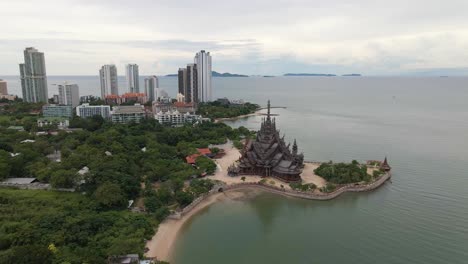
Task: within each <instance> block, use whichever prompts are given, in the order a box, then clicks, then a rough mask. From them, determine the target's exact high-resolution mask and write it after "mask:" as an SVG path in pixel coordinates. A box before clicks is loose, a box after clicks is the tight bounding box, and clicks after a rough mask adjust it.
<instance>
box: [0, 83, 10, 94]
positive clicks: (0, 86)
mask: <svg viewBox="0 0 468 264" xmlns="http://www.w3.org/2000/svg"><path fill="white" fill-rule="evenodd" d="M7 94H8V88H7V82H6V81H4V80H2V79H0V95H7Z"/></svg>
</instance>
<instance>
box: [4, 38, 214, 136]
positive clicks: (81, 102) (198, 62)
mask: <svg viewBox="0 0 468 264" xmlns="http://www.w3.org/2000/svg"><path fill="white" fill-rule="evenodd" d="M19 68H20V75H21V88H22V93H23V100H24V101H25V102H32V103H39V102H42V103H45V105H44V106H43V108H42V113H43V116H42V117H41V118H40V119H39V120H38V126H39V127H44V126H49V125H57V126H58V127H67V126H68V124H69V120H70V119H71V118H73V116H74V115H75V113H76V115H77V116H79V117H82V118H88V117H92V116H95V115H99V116H101V117H103V118H104V119H109V120H112V122H116V123H128V122H139V121H140V120H141V119H143V118H155V119H156V120H158V121H159V122H160V123H162V124H169V125H175V126H178V125H183V124H184V123H196V122H201V121H203V119H202V117H201V116H198V115H196V114H195V112H196V109H197V104H198V103H199V102H209V101H211V100H212V84H211V72H212V70H211V55H210V53H209V52H205V51H204V50H202V51H200V52H198V53H196V55H195V58H194V63H192V64H188V65H187V67H186V68H184V69H179V72H178V84H179V87H178V94H177V96H176V99H175V100H173V99H171V98H170V97H169V96H168V94H167V92H165V91H164V90H162V89H160V88H159V79H158V77H157V76H155V75H152V76H149V77H147V78H145V79H144V89H141V90H140V83H139V79H140V76H139V67H138V65H137V64H127V65H126V70H125V76H126V81H127V82H126V87H125V88H126V91H125V92H124V93H121V94H120V93H119V87H118V75H117V67H116V66H115V65H113V64H108V65H103V66H102V67H101V69H100V70H99V80H100V86H101V87H100V88H101V99H102V101H103V102H104V104H102V105H92V104H91V103H90V102H93V101H95V100H96V97H93V96H82V97H80V94H79V87H78V85H77V84H73V83H67V82H65V83H63V84H54V85H57V88H58V94H57V95H54V96H53V100H52V103H49V98H48V86H47V76H46V67H45V59H44V53H42V52H40V51H38V50H37V49H35V48H33V47H28V48H26V49H25V50H24V63H21V64H20V67H19ZM4 86H5V88H3V87H4ZM4 86H3V83H2V81H1V80H0V96H3V95H4V94H5V95H7V91H6V83H5V85H4ZM149 102H151V103H152V105H151V106H149V107H145V105H147V103H149ZM111 106H112V107H111Z"/></svg>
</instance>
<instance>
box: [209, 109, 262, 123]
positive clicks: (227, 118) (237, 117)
mask: <svg viewBox="0 0 468 264" xmlns="http://www.w3.org/2000/svg"><path fill="white" fill-rule="evenodd" d="M260 111H261V109H260V110H256V111H255V112H253V113H250V114H246V115H240V116H234V117H222V118H215V120H214V122H215V123H219V122H223V121H233V120H237V119H241V118H245V117H250V116H256V115H260V114H261V113H260Z"/></svg>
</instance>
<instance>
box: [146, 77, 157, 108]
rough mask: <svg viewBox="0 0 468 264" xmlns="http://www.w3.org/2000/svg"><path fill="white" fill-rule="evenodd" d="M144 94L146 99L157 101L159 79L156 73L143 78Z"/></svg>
mask: <svg viewBox="0 0 468 264" xmlns="http://www.w3.org/2000/svg"><path fill="white" fill-rule="evenodd" d="M145 94H146V96H147V97H148V101H151V102H152V101H157V100H158V97H159V80H158V77H157V76H156V75H153V76H149V77H147V78H145Z"/></svg>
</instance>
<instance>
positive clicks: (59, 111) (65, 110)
mask: <svg viewBox="0 0 468 264" xmlns="http://www.w3.org/2000/svg"><path fill="white" fill-rule="evenodd" d="M42 115H43V116H44V117H68V118H72V117H73V107H72V106H71V105H53V104H51V105H44V106H43V107H42Z"/></svg>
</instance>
